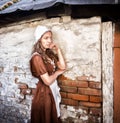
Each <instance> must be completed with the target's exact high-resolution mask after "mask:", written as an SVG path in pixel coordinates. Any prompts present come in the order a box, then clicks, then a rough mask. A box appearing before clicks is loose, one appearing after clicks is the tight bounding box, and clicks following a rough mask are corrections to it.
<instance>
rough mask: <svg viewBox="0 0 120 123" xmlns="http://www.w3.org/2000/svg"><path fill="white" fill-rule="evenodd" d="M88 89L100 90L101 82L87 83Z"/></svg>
mask: <svg viewBox="0 0 120 123" xmlns="http://www.w3.org/2000/svg"><path fill="white" fill-rule="evenodd" d="M89 87H90V88H96V89H101V82H89Z"/></svg>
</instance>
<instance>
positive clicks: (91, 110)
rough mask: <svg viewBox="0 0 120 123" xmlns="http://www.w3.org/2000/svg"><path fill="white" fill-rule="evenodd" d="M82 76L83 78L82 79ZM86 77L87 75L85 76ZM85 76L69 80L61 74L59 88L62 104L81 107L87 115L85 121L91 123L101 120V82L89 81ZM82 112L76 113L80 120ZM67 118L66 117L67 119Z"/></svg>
mask: <svg viewBox="0 0 120 123" xmlns="http://www.w3.org/2000/svg"><path fill="white" fill-rule="evenodd" d="M83 78H84V79H83ZM86 78H87V77H86ZM86 78H85V76H81V77H78V78H77V79H76V80H70V79H67V78H65V77H63V76H61V77H60V78H59V85H60V88H61V96H62V102H61V103H62V104H63V105H69V106H74V107H76V108H78V107H81V109H83V110H84V109H85V111H86V114H87V115H88V117H87V120H86V121H90V122H91V123H96V122H101V120H102V92H101V83H100V82H94V81H89V80H88V79H86ZM82 115H83V114H79V115H78V119H79V120H81V119H82V118H81V117H83V116H82ZM76 117H77V116H76ZM67 120H68V119H67Z"/></svg>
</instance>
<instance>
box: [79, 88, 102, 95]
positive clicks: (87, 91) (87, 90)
mask: <svg viewBox="0 0 120 123" xmlns="http://www.w3.org/2000/svg"><path fill="white" fill-rule="evenodd" d="M78 93H80V94H83V95H98V96H101V90H97V89H91V88H78Z"/></svg>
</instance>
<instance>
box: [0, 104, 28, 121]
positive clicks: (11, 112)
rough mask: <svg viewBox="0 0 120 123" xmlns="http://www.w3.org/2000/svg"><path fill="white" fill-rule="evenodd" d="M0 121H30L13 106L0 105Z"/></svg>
mask: <svg viewBox="0 0 120 123" xmlns="http://www.w3.org/2000/svg"><path fill="white" fill-rule="evenodd" d="M0 123H30V120H29V118H28V117H27V116H25V113H24V112H21V111H20V109H19V108H16V107H14V106H6V105H3V104H2V105H0Z"/></svg>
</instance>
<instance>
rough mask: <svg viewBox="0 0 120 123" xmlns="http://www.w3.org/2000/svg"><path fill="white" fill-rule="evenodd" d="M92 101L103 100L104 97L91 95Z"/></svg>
mask: <svg viewBox="0 0 120 123" xmlns="http://www.w3.org/2000/svg"><path fill="white" fill-rule="evenodd" d="M90 102H102V97H99V96H90Z"/></svg>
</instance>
